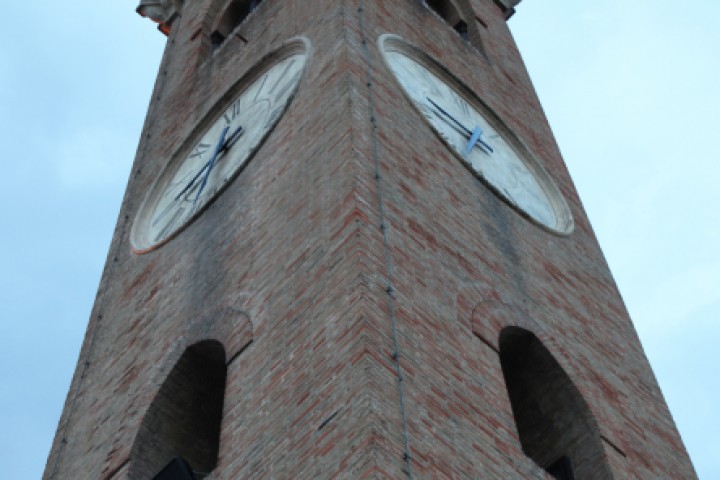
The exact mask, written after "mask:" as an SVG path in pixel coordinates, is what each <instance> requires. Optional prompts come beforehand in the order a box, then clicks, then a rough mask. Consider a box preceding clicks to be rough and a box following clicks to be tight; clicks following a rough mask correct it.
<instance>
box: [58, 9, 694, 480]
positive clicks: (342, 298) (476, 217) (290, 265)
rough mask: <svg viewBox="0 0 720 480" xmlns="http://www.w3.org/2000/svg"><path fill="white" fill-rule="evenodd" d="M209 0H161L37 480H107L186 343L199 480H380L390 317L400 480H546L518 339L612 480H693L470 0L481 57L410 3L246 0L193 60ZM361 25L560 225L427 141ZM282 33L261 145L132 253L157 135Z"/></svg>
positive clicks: (614, 298) (154, 166)
mask: <svg viewBox="0 0 720 480" xmlns="http://www.w3.org/2000/svg"><path fill="white" fill-rule="evenodd" d="M220 3H222V2H215V1H210V0H205V1H197V2H185V10H184V11H183V16H182V18H180V19H179V20H177V21H176V22H175V24H174V25H173V31H172V32H171V34H170V37H169V39H168V48H167V50H166V53H165V57H164V58H163V61H162V64H161V66H160V71H159V76H158V82H157V85H156V88H155V91H154V93H153V99H152V101H151V105H150V108H149V113H148V117H147V120H146V125H145V130H144V133H143V137H142V138H141V140H140V145H139V149H138V155H137V158H136V160H135V164H134V167H133V172H132V175H131V178H130V181H129V183H128V189H127V193H126V196H125V200H124V202H123V206H122V210H121V212H120V216H119V220H118V226H117V229H116V232H115V236H114V239H113V243H112V246H111V250H110V253H109V256H108V262H107V265H106V269H105V272H104V276H103V280H102V282H101V284H100V287H99V291H98V297H97V300H96V304H95V308H94V311H93V316H92V318H91V320H90V325H89V327H88V333H87V336H86V339H85V343H84V345H83V349H82V352H81V356H80V359H79V362H78V369H77V372H76V375H75V378H74V379H73V382H72V385H71V387H70V390H69V394H68V399H67V403H66V407H65V410H64V412H63V416H62V418H61V420H60V424H59V428H58V434H57V438H56V440H55V443H54V445H53V449H52V451H51V454H50V457H49V459H48V466H47V468H46V472H45V476H44V478H55V479H65V478H78V479H79V478H93V479H94V478H108V477H110V478H126V476H127V472H128V468H129V465H130V464H131V462H132V458H130V451H131V448H132V446H133V442H134V441H135V438H136V435H137V432H138V428H139V425H140V423H141V421H142V419H143V416H144V415H145V414H146V412H147V410H148V408H149V406H150V404H151V402H152V400H153V398H154V396H155V395H156V394H157V392H158V390H159V388H160V385H162V383H163V381H164V380H165V378H166V377H167V375H168V374H169V372H170V371H171V370H172V368H173V366H174V365H175V363H176V362H177V361H178V359H179V358H180V356H181V355H182V353H183V351H184V350H185V348H186V347H187V346H189V345H191V344H193V343H195V342H197V341H199V340H203V339H217V340H219V341H220V342H222V343H223V344H224V346H225V349H226V353H227V358H228V360H229V364H228V373H227V375H228V376H227V385H226V392H225V407H224V413H223V421H222V432H221V438H220V454H219V464H218V467H217V469H216V470H215V477H216V478H225V479H240V478H404V477H405V476H407V472H406V469H407V465H408V462H406V460H405V459H404V458H403V455H404V453H405V448H404V435H403V428H402V421H401V416H400V412H401V410H400V397H399V389H398V379H397V376H396V372H397V370H396V365H395V362H394V360H393V358H392V354H393V351H394V339H393V329H392V320H393V318H394V319H395V320H396V323H397V340H398V345H399V350H400V354H401V356H400V359H399V361H400V366H401V370H402V374H403V380H404V381H403V400H404V404H405V408H406V414H407V434H408V435H407V437H408V442H409V449H410V462H409V464H410V466H411V467H412V470H413V473H414V475H415V477H417V478H433V479H434V478H546V477H543V475H544V473H543V471H542V469H540V468H539V467H538V466H536V465H535V464H533V462H532V461H531V460H530V459H529V458H528V457H526V456H525V455H524V454H523V452H522V450H521V447H520V443H519V439H518V436H517V432H516V427H515V424H514V420H513V418H512V413H511V408H510V403H509V399H508V395H507V391H506V389H505V384H504V380H503V376H502V371H501V368H500V360H499V357H498V354H497V351H496V350H497V341H498V336H499V332H500V330H501V329H502V328H503V327H505V326H509V325H519V326H522V327H523V328H527V329H529V330H531V331H532V332H533V333H535V335H537V337H538V338H539V339H540V340H541V341H542V342H543V345H544V346H545V348H547V349H548V351H549V352H550V353H551V354H552V355H553V357H554V358H555V359H556V360H557V362H558V363H559V364H560V366H561V367H562V368H563V369H564V371H565V372H566V373H567V374H568V376H569V378H570V379H571V380H572V381H573V383H574V385H575V386H576V387H577V389H578V390H579V392H580V393H581V394H582V395H583V397H584V399H585V401H586V402H587V403H588V406H589V409H590V411H591V413H592V414H593V416H594V418H595V419H596V421H597V423H598V425H599V429H600V432H599V433H600V434H601V435H602V436H603V438H604V440H603V446H604V449H605V454H606V455H607V459H608V462H609V463H610V465H611V467H612V469H613V471H614V473H615V477H616V478H622V479H624V478H646V479H657V478H668V479H670V478H672V479H685V478H688V479H692V478H696V477H695V474H694V471H693V468H692V466H691V464H690V461H689V459H688V456H687V454H686V452H685V450H684V447H683V445H682V442H681V440H680V438H679V436H678V434H677V431H676V429H675V427H674V425H673V422H672V419H671V417H670V414H669V412H668V410H667V407H666V406H665V403H664V400H663V398H662V395H661V393H660V391H659V389H658V387H657V384H656V382H655V379H654V377H653V374H652V371H651V370H650V367H649V365H648V362H647V360H646V358H645V356H644V354H643V351H642V348H641V346H640V343H639V341H638V339H637V335H636V334H635V331H634V329H633V327H632V324H631V322H630V320H629V318H628V315H627V311H626V309H625V307H624V305H623V303H622V300H621V298H620V295H619V293H618V291H617V288H616V286H615V283H614V282H613V279H612V276H611V274H610V272H609V271H608V268H607V265H606V263H605V260H604V258H603V256H602V252H601V251H600V249H599V247H598V244H597V241H596V239H595V236H594V234H593V232H592V229H591V227H590V224H589V222H588V220H587V218H586V216H585V213H584V211H583V209H582V205H581V203H580V200H579V199H578V197H577V194H576V192H575V190H574V187H573V184H572V181H571V179H570V178H569V176H568V172H567V169H566V168H565V165H564V163H563V160H562V158H561V157H560V153H559V151H558V148H557V146H556V144H555V142H554V140H553V137H552V133H551V131H550V128H549V126H548V125H547V122H546V120H545V117H544V115H543V112H542V109H541V107H540V104H539V102H538V100H537V98H536V96H535V93H534V91H533V88H532V86H531V84H530V80H529V78H528V75H527V73H526V71H525V68H524V66H523V63H522V61H521V59H520V56H519V53H518V51H517V49H516V48H515V45H514V43H513V40H512V38H511V36H510V33H509V31H508V29H507V26H506V24H505V21H504V18H503V15H502V12H501V11H500V10H499V9H498V7H497V6H496V5H495V3H494V2H493V1H492V0H473V1H472V2H471V3H472V7H471V6H470V5H469V4H466V5H464V6H463V9H464V10H465V11H467V10H468V9H470V8H474V10H475V12H476V15H477V16H478V17H479V18H480V19H481V20H482V23H483V24H484V25H486V26H487V27H485V26H483V25H480V28H481V30H478V35H479V36H480V38H481V39H482V41H483V42H484V44H483V45H484V49H485V52H486V54H487V57H485V56H483V55H481V54H480V53H479V52H478V50H477V49H476V48H474V47H473V46H471V45H468V44H465V43H463V42H462V40H461V39H460V38H459V37H458V36H457V35H456V33H455V32H454V31H453V30H452V29H451V28H449V27H448V26H447V25H446V24H444V23H443V22H442V21H441V20H439V19H438V17H437V16H436V15H434V14H432V13H430V12H429V11H428V10H427V9H426V8H425V7H424V6H423V4H422V2H420V1H416V0H387V1H384V0H383V1H360V0H344V1H331V0H317V1H313V2H306V1H300V0H295V1H293V0H265V1H264V2H263V3H262V4H261V6H260V8H259V9H258V10H257V11H256V12H254V14H253V15H252V16H251V17H250V18H249V19H248V22H247V23H246V24H244V25H243V26H242V27H241V34H242V37H243V38H244V39H246V40H247V41H248V43H247V44H245V43H244V41H242V40H241V39H239V38H233V39H231V40H230V41H229V42H227V44H225V45H224V46H223V47H222V48H221V49H219V50H218V51H217V52H215V53H213V52H212V49H211V46H210V42H209V38H208V36H209V33H210V28H211V27H212V24H213V20H214V17H213V14H214V12H217V11H218V9H219V7H218V5H219V4H220ZM458 3H463V2H458ZM211 4H212V5H211ZM360 7H362V8H360ZM521 8H522V6H520V9H521ZM519 14H521V11H520V13H519ZM148 27H149V28H150V26H148ZM382 33H394V34H397V35H400V36H402V37H403V38H405V39H406V40H407V41H409V42H411V43H413V44H415V45H417V46H419V47H421V48H422V49H424V50H425V51H427V52H428V53H429V54H430V55H432V56H433V57H435V58H436V59H437V60H439V61H440V62H442V63H443V65H445V66H446V67H447V68H448V69H450V71H452V72H453V73H454V74H455V75H456V76H457V77H458V78H459V79H460V80H461V81H462V82H464V83H465V84H466V85H467V86H468V87H470V88H471V89H472V90H473V91H474V92H476V93H477V94H478V96H479V97H480V98H482V99H483V100H484V101H485V102H486V103H487V104H489V105H490V106H491V107H492V108H493V109H494V110H495V111H496V112H497V113H498V115H499V116H500V117H501V118H502V119H503V120H504V121H505V122H506V123H507V124H508V125H509V126H510V127H511V128H512V129H513V130H514V131H515V132H516V133H517V135H518V136H519V137H520V138H521V139H522V141H523V142H524V143H526V144H527V145H528V147H529V148H530V149H531V150H532V152H533V153H534V154H535V155H536V156H537V157H538V158H539V159H540V160H541V162H542V163H543V166H544V167H545V168H546V169H547V170H548V172H549V173H550V175H551V176H552V178H553V179H554V180H555V181H556V182H557V184H558V186H559V187H560V189H561V191H562V192H563V194H564V195H565V197H566V198H567V200H568V203H569V204H570V207H571V210H572V213H573V215H574V217H575V224H576V228H575V231H574V233H573V234H572V235H570V236H568V237H559V236H556V235H553V234H551V233H548V232H546V231H544V230H541V229H539V228H537V227H535V226H534V225H533V224H531V223H529V222H528V221H526V220H525V219H524V218H522V217H520V216H519V215H518V214H516V213H515V211H514V210H512V209H510V208H509V207H508V206H507V205H506V204H505V203H503V202H502V201H501V200H499V199H498V197H496V196H495V195H494V194H493V193H492V192H490V190H489V189H487V188H486V187H485V186H484V185H483V184H482V183H481V182H480V181H479V180H478V179H477V178H476V177H474V176H473V175H472V174H470V172H468V171H467V169H466V168H465V167H464V166H463V165H461V164H460V162H459V161H458V160H457V159H456V158H455V157H454V156H453V155H452V154H451V153H450V152H449V150H447V149H446V148H445V147H444V146H443V144H442V143H441V142H440V141H439V140H438V139H437V137H436V136H435V135H434V134H433V132H432V131H431V130H430V128H429V127H428V126H427V125H426V124H425V123H423V122H422V120H421V118H420V117H419V116H418V115H417V113H416V112H415V110H414V109H413V108H412V107H411V105H410V104H409V103H408V101H407V100H406V98H405V97H404V96H403V95H402V93H401V92H400V90H399V87H398V85H397V83H396V82H395V81H394V79H393V78H392V77H391V75H390V74H389V72H388V71H387V69H386V68H385V67H384V65H383V63H382V60H381V57H380V53H379V51H378V49H377V43H376V41H377V38H378V36H379V35H380V34H382ZM297 35H302V36H304V37H306V38H307V39H309V40H310V42H311V44H312V51H311V57H310V60H309V62H308V64H307V71H306V75H305V77H304V79H303V80H302V82H301V84H300V87H299V89H298V92H297V94H296V97H295V99H294V101H293V102H292V104H291V105H290V107H289V109H288V110H287V112H286V114H285V116H284V117H283V118H282V120H281V121H280V123H279V124H278V125H277V127H276V128H275V130H274V132H273V133H272V134H271V135H270V136H269V137H268V139H267V141H266V142H265V144H264V146H263V148H262V149H261V150H260V151H259V152H258V154H257V155H256V156H255V158H253V159H252V161H251V162H250V163H249V164H248V166H247V168H246V169H245V170H244V171H243V172H242V173H241V174H240V176H239V177H238V178H236V179H235V181H234V182H233V183H232V185H231V186H230V187H229V188H228V189H227V190H226V191H225V192H224V193H223V194H222V195H221V196H220V197H219V198H218V199H216V201H215V202H214V203H213V204H212V206H211V207H210V208H208V209H207V211H205V213H204V214H203V215H201V217H200V218H198V219H197V220H196V221H195V222H194V223H193V224H191V225H190V226H189V227H188V228H187V229H186V230H185V231H184V232H183V233H182V234H180V235H179V236H178V237H177V238H175V239H174V240H172V241H171V242H170V243H168V244H167V245H165V246H163V247H161V248H159V249H158V250H156V251H153V252H151V253H148V254H145V255H136V254H133V253H132V252H131V248H130V244H129V240H128V234H129V229H130V226H131V224H132V221H133V219H134V216H135V214H136V212H137V210H138V207H139V205H140V203H141V202H142V200H143V198H144V195H145V192H147V190H148V188H150V186H151V185H152V183H153V181H154V179H155V178H156V177H157V175H158V174H159V173H160V171H161V169H162V168H163V166H164V165H165V163H166V162H167V159H168V158H169V156H170V155H171V154H172V152H173V151H174V149H175V148H176V146H177V145H178V143H179V142H181V141H182V139H183V138H184V137H185V136H186V135H187V134H188V133H189V132H191V131H192V129H193V127H194V125H195V124H196V123H197V122H198V121H200V120H201V119H202V116H203V114H204V113H205V112H206V111H207V110H208V109H209V108H210V107H211V106H212V105H213V104H214V102H215V101H216V100H217V99H218V98H219V97H220V96H221V95H222V94H223V93H224V90H225V89H226V88H227V87H228V86H229V85H231V84H233V83H234V82H235V81H236V80H237V79H239V78H240V77H241V76H242V75H243V74H244V73H245V72H246V71H247V70H248V69H249V68H250V67H251V66H253V65H254V64H256V62H258V61H260V60H261V59H262V57H263V56H264V55H266V54H267V53H269V52H271V51H273V50H275V49H276V48H278V47H279V46H280V45H281V43H282V42H283V41H285V40H286V39H288V38H290V37H293V36H297ZM363 42H365V43H363ZM569 61H570V60H569ZM368 73H369V75H370V79H371V80H370V81H368V80H369V78H368ZM371 117H374V121H375V125H376V129H373V127H372V125H373V124H372V122H371ZM375 142H377V144H376V143H375ZM376 147H377V148H376ZM376 162H379V167H380V169H379V171H380V178H379V179H378V178H377V177H376V173H377V170H376ZM383 213H384V215H385V217H384V218H385V227H386V233H387V244H386V243H385V240H384V236H383V230H382V229H381V228H380V227H381V219H382V214H383ZM386 245H387V251H386ZM388 265H389V266H390V267H389V268H388ZM390 272H391V274H392V287H393V291H392V293H391V297H389V296H388V293H387V287H388V284H389V283H390V275H389V273H390ZM393 315H394V317H393ZM240 352H241V353H240Z"/></svg>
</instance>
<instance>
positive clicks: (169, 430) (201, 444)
mask: <svg viewBox="0 0 720 480" xmlns="http://www.w3.org/2000/svg"><path fill="white" fill-rule="evenodd" d="M226 375H227V366H226V364H225V349H224V348H223V346H222V345H221V344H220V343H219V342H217V341H214V340H206V341H202V342H199V343H196V344H194V345H192V346H190V347H188V348H187V349H186V350H185V352H184V353H183V354H182V356H181V357H180V359H179V360H178V361H177V363H176V364H175V366H174V367H173V369H172V371H171V372H170V374H169V375H168V376H167V378H166V379H165V381H164V382H163V384H162V386H161V387H160V390H159V392H158V393H157V395H156V396H155V398H154V400H153V402H152V404H151V405H150V407H149V408H148V411H147V413H146V414H145V417H144V418H143V421H142V424H141V425H140V430H139V432H138V436H137V438H136V440H135V444H134V445H133V452H132V455H131V458H132V460H133V465H132V467H131V475H130V476H131V478H137V479H151V478H154V477H155V476H156V475H157V474H158V473H159V472H160V471H161V470H163V468H164V467H166V466H167V465H168V464H169V463H170V462H171V461H172V460H173V459H175V458H176V457H181V458H182V459H183V460H184V461H185V462H187V464H188V465H189V466H190V467H191V468H192V470H193V471H194V472H195V478H196V479H201V478H203V477H205V476H206V475H207V474H208V473H209V472H211V471H212V470H213V469H214V468H215V466H216V465H217V459H218V448H219V444H220V424H221V421H222V411H223V399H224V396H225V377H226Z"/></svg>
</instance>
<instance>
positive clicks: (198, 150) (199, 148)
mask: <svg viewBox="0 0 720 480" xmlns="http://www.w3.org/2000/svg"><path fill="white" fill-rule="evenodd" d="M208 148H210V144H208V143H199V144H197V145H196V146H195V148H194V149H193V151H192V153H191V154H190V155H188V158H195V157H200V156H202V155H203V154H204V153H205V152H207V149H208Z"/></svg>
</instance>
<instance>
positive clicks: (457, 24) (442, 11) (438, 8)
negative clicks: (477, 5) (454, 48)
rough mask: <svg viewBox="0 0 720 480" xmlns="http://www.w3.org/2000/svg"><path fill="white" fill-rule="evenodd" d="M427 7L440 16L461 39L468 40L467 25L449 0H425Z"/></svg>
mask: <svg viewBox="0 0 720 480" xmlns="http://www.w3.org/2000/svg"><path fill="white" fill-rule="evenodd" d="M426 3H427V6H428V7H430V8H431V9H432V10H433V11H434V12H435V13H437V14H438V15H440V17H442V19H443V20H445V21H446V22H447V23H448V24H449V25H450V26H451V27H452V28H453V29H454V30H455V31H456V32H457V33H458V35H460V36H461V37H462V38H463V39H465V40H467V39H468V24H467V22H466V21H465V19H464V18H463V16H462V15H461V14H460V11H459V10H458V8H457V7H456V6H455V4H453V2H451V1H450V0H426Z"/></svg>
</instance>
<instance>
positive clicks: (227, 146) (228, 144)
mask: <svg viewBox="0 0 720 480" xmlns="http://www.w3.org/2000/svg"><path fill="white" fill-rule="evenodd" d="M243 133H245V130H243V127H237V128H236V129H235V131H234V132H233V133H231V134H230V136H229V137H228V138H227V139H226V140H225V142H224V143H223V144H222V147H221V150H222V151H223V152H225V151H227V150H230V148H232V146H233V145H235V142H237V139H238V138H240V136H241V135H242V134H243Z"/></svg>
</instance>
